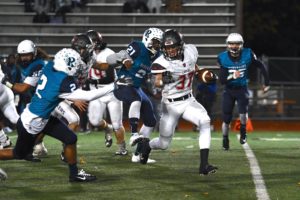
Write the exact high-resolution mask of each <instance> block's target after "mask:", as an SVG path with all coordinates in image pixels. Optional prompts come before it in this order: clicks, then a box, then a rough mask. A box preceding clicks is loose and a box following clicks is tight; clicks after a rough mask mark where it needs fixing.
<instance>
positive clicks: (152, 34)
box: [142, 28, 164, 55]
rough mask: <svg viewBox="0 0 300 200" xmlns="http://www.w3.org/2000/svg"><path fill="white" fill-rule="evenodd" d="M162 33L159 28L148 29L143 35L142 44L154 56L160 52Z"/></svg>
mask: <svg viewBox="0 0 300 200" xmlns="http://www.w3.org/2000/svg"><path fill="white" fill-rule="evenodd" d="M163 33H164V32H163V31H162V30H160V29H159V28H148V29H147V30H145V32H144V34H143V39H142V42H143V43H144V45H145V46H146V48H147V49H149V51H151V52H152V53H153V54H154V55H155V54H156V53H157V52H158V51H159V50H160V45H161V42H162V37H163Z"/></svg>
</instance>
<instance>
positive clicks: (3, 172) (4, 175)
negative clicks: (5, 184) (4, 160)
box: [0, 168, 7, 181]
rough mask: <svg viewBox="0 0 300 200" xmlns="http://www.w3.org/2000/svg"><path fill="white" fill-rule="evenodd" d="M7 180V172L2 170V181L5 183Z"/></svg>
mask: <svg viewBox="0 0 300 200" xmlns="http://www.w3.org/2000/svg"><path fill="white" fill-rule="evenodd" d="M6 179H7V174H6V172H5V171H4V170H3V169H1V168H0V181H5V180H6Z"/></svg>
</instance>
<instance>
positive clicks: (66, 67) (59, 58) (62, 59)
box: [53, 48, 84, 76]
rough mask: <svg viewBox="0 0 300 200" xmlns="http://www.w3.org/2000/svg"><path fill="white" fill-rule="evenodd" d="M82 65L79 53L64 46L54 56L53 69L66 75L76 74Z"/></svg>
mask: <svg viewBox="0 0 300 200" xmlns="http://www.w3.org/2000/svg"><path fill="white" fill-rule="evenodd" d="M83 65H84V64H83V62H82V60H81V58H80V55H79V53H78V52H77V51H75V50H74V49H71V48H64V49H62V50H60V51H59V52H57V53H56V54H55V56H54V66H53V67H54V69H55V70H57V71H61V72H64V73H66V74H68V76H78V74H79V73H80V71H81V68H82V67H83Z"/></svg>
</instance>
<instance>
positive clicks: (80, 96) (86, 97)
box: [59, 85, 114, 101]
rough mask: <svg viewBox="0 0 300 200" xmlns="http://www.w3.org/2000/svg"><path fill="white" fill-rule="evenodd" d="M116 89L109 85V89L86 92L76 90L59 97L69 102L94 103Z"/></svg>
mask: <svg viewBox="0 0 300 200" xmlns="http://www.w3.org/2000/svg"><path fill="white" fill-rule="evenodd" d="M113 89H114V86H113V85H108V86H107V87H103V88H99V89H95V90H90V91H85V90H82V89H76V90H74V91H73V92H71V93H62V94H60V95H59V97H60V98H62V99H69V100H83V101H92V100H94V99H97V98H100V97H102V96H104V95H106V94H108V93H110V92H112V91H113Z"/></svg>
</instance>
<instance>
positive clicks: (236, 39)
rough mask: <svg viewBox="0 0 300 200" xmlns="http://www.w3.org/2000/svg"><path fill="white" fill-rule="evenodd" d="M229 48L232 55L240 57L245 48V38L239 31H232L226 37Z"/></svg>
mask: <svg viewBox="0 0 300 200" xmlns="http://www.w3.org/2000/svg"><path fill="white" fill-rule="evenodd" d="M226 45H227V50H228V51H229V52H230V55H231V56H232V57H238V56H239V55H240V52H241V50H242V49H243V45H244V40H243V37H242V36H241V35H240V34H239V33H231V34H229V35H228V37H227V39H226Z"/></svg>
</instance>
